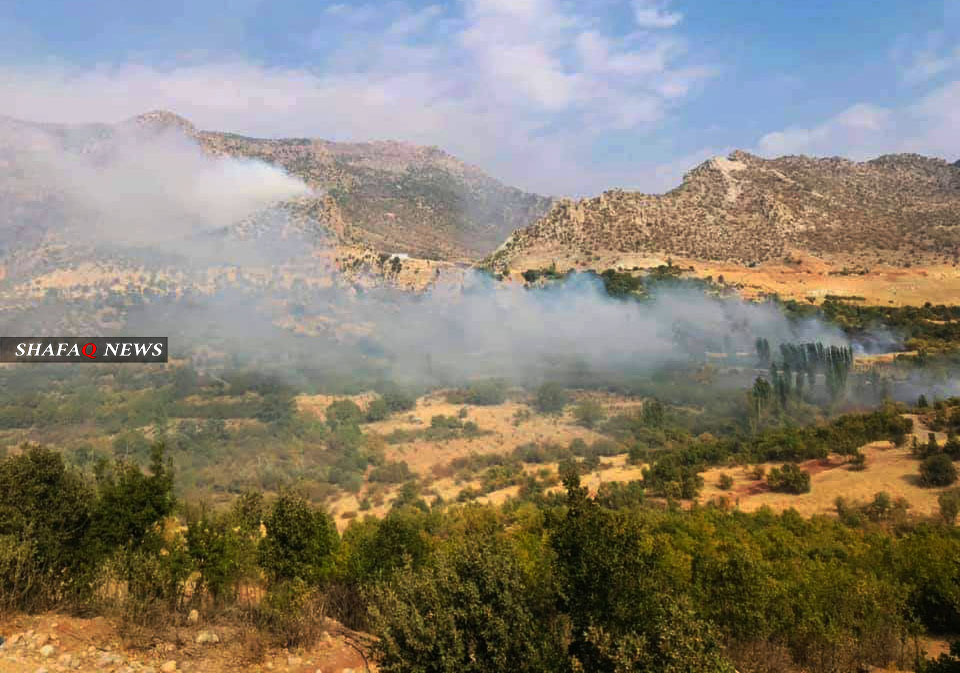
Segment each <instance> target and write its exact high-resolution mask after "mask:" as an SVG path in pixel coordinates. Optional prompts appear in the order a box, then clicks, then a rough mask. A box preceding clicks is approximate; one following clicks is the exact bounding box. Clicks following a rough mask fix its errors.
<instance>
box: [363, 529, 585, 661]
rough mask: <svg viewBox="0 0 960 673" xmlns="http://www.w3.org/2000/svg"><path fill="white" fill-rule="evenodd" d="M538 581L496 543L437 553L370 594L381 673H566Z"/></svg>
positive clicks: (478, 538) (461, 544) (475, 541)
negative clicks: (559, 672) (428, 560)
mask: <svg viewBox="0 0 960 673" xmlns="http://www.w3.org/2000/svg"><path fill="white" fill-rule="evenodd" d="M542 583H543V580H542V579H541V578H537V577H533V576H530V575H529V573H528V572H527V571H525V569H524V568H523V566H522V565H521V562H520V558H519V557H518V555H517V553H516V552H514V551H513V549H512V548H511V547H510V546H509V545H508V544H507V543H505V542H503V541H501V540H500V539H499V538H497V537H494V536H487V535H482V534H474V535H470V536H469V537H468V538H466V539H462V540H455V541H451V542H450V543H448V544H447V545H446V546H444V547H442V548H441V549H439V550H438V551H437V553H436V554H435V555H434V556H433V558H432V559H431V561H430V562H429V563H428V564H426V565H424V566H423V567H421V568H419V569H415V568H412V567H406V568H404V569H402V570H400V571H399V573H398V574H397V575H396V576H395V577H394V578H393V579H392V580H391V581H390V582H388V583H386V584H383V585H378V586H375V588H374V589H373V606H372V609H371V615H372V620H373V625H374V628H373V630H374V633H375V634H376V635H377V636H378V641H377V642H376V644H375V645H374V648H375V650H376V651H377V654H378V655H379V657H378V666H379V669H380V670H381V671H384V673H400V672H407V671H419V672H421V673H498V672H502V673H508V672H509V673H512V672H513V671H517V672H519V673H540V672H543V673H547V672H549V671H558V670H564V669H565V668H566V667H565V666H564V665H563V656H564V653H563V642H562V636H561V629H560V628H559V624H558V622H557V619H556V616H555V615H554V611H553V606H552V604H551V601H550V600H549V597H550V596H549V594H544V593H543V592H542V591H539V589H540V587H541V585H542Z"/></svg>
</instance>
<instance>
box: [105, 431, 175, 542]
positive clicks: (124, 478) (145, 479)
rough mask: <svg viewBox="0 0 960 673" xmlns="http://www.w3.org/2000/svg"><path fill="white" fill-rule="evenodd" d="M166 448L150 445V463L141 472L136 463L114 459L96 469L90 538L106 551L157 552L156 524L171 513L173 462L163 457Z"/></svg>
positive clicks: (159, 538) (172, 502)
mask: <svg viewBox="0 0 960 673" xmlns="http://www.w3.org/2000/svg"><path fill="white" fill-rule="evenodd" d="M165 453H166V447H165V445H164V444H163V443H159V442H158V443H156V444H154V445H153V447H152V448H151V456H150V466H149V469H148V473H147V474H144V473H143V471H142V470H141V469H140V467H139V466H138V465H133V464H131V463H127V462H122V461H118V462H116V463H115V464H114V465H113V466H110V465H108V464H106V463H101V464H99V465H98V466H97V468H96V481H97V504H96V507H95V509H94V511H93V521H92V523H91V527H90V538H91V541H92V543H93V544H95V545H98V546H99V547H100V548H101V549H104V550H109V549H116V548H119V547H125V548H127V549H128V550H146V551H159V548H160V547H161V546H162V538H161V536H160V533H159V531H158V530H157V529H156V525H157V524H158V523H159V522H161V521H163V520H164V519H165V518H166V517H167V516H169V515H170V513H171V512H173V508H174V506H175V505H176V498H175V497H174V494H173V465H172V463H171V462H170V461H169V460H165Z"/></svg>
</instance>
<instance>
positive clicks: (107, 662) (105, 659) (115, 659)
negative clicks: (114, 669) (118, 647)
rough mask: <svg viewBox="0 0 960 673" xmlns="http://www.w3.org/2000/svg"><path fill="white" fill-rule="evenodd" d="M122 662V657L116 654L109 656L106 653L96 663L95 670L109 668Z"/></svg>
mask: <svg viewBox="0 0 960 673" xmlns="http://www.w3.org/2000/svg"><path fill="white" fill-rule="evenodd" d="M122 661H123V657H121V656H119V655H116V654H110V653H109V652H108V653H106V654H104V655H103V656H101V657H100V659H99V660H98V661H97V668H107V667H109V666H113V665H115V664H119V663H120V662H122Z"/></svg>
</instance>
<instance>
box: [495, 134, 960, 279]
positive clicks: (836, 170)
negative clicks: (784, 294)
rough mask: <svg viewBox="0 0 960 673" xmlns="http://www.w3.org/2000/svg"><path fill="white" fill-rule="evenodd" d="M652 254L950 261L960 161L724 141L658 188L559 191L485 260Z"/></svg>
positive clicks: (580, 260) (855, 262)
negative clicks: (713, 154)
mask: <svg viewBox="0 0 960 673" xmlns="http://www.w3.org/2000/svg"><path fill="white" fill-rule="evenodd" d="M658 255H659V256H667V255H670V256H675V257H681V258H684V259H688V260H710V261H715V262H726V263H731V264H734V265H740V266H755V265H757V264H760V263H764V262H771V261H777V260H789V259H790V258H791V257H792V256H794V255H807V256H812V257H815V258H817V259H818V260H821V261H824V262H826V263H828V264H830V265H836V266H844V267H859V268H868V267H870V266H872V265H881V264H883V265H894V266H901V267H907V266H911V265H918V264H920V265H925V264H955V263H956V262H957V260H958V257H960V168H958V167H957V166H956V165H951V164H949V163H947V162H946V161H942V160H940V159H931V158H926V157H922V156H919V155H915V154H901V155H886V156H881V157H879V158H877V159H873V160H871V161H865V162H854V161H849V160H846V159H841V158H810V157H804V156H786V157H781V158H778V159H763V158H761V157H757V156H754V155H752V154H749V153H747V152H743V151H735V152H733V153H732V154H730V155H729V156H728V157H717V158H714V159H710V160H709V161H706V162H704V163H703V164H701V165H699V166H697V167H696V168H694V169H693V170H692V171H690V172H689V173H687V174H686V175H685V176H684V179H683V183H682V184H681V185H680V186H679V187H677V188H676V189H674V190H672V191H670V192H667V193H666V194H663V195H650V194H640V193H635V192H627V191H622V190H614V191H609V192H605V193H604V194H602V195H600V196H598V197H595V198H588V199H584V200H580V201H571V200H560V201H558V202H557V203H555V205H554V207H553V208H552V209H551V210H550V212H548V213H547V214H546V215H544V216H543V217H542V218H541V219H540V220H539V221H537V222H536V223H534V224H532V225H531V226H529V227H527V228H525V229H521V230H519V231H517V232H516V233H515V234H513V235H512V236H510V237H509V238H508V239H507V240H506V242H505V243H504V244H503V245H502V246H501V247H500V248H499V249H498V250H497V251H496V252H495V253H494V254H493V255H491V256H490V257H488V258H487V259H486V260H485V261H484V264H485V265H486V266H488V267H491V268H493V269H495V270H497V271H499V272H505V271H509V270H514V271H522V270H524V269H527V268H535V267H538V266H539V265H541V264H543V263H544V262H546V263H550V262H554V263H559V264H560V265H568V266H585V265H590V263H591V262H592V261H594V260H597V259H600V258H601V257H603V258H604V259H606V260H610V259H613V260H615V261H617V260H623V261H626V262H629V260H630V259H631V258H632V259H638V258H642V257H644V256H650V257H655V256H658ZM547 260H549V261H547Z"/></svg>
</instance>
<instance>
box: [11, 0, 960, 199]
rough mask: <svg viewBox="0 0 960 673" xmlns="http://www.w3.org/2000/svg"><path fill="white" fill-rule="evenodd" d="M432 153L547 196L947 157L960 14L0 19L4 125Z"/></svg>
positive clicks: (513, 5)
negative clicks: (782, 163)
mask: <svg viewBox="0 0 960 673" xmlns="http://www.w3.org/2000/svg"><path fill="white" fill-rule="evenodd" d="M153 109H165V110H170V111H172V112H175V113H177V114H180V115H182V116H184V117H186V118H187V119H189V120H190V121H192V122H193V123H194V124H196V125H197V126H198V127H200V128H203V129H209V130H217V131H231V132H235V133H242V134H245V135H252V136H261V137H320V138H326V139H330V140H344V141H365V140H384V139H394V140H402V141H408V142H413V143H417V144H424V145H436V146H439V147H441V148H443V149H444V150H446V151H448V152H450V153H451V154H453V155H455V156H457V157H459V158H460V159H463V160H465V161H467V162H469V163H472V164H476V165H478V166H480V167H481V168H483V169H484V170H486V171H487V172H489V173H490V174H492V175H493V176H494V177H496V178H498V179H500V180H502V181H504V182H506V183H507V184H511V185H515V186H517V187H520V188H523V189H527V190H531V191H536V192H539V193H542V194H547V195H553V196H588V195H593V194H597V193H600V192H602V191H604V190H606V189H612V188H623V189H631V190H641V191H647V192H662V191H665V190H667V189H670V188H672V187H674V186H676V185H677V184H679V182H680V180H681V179H682V176H683V174H684V173H685V172H686V171H687V170H689V169H690V168H692V167H694V166H695V165H696V164H698V163H700V162H701V161H704V160H706V159H708V158H709V157H711V156H715V155H719V154H727V153H729V152H730V151H731V150H732V149H734V148H740V149H745V150H747V151H750V152H754V153H757V154H760V155H763V156H779V155H783V154H813V155H821V156H824V155H825V156H845V157H849V158H852V159H856V160H863V159H868V158H872V157H875V156H878V155H880V154H884V153H891V152H917V153H921V154H926V155H930V156H937V157H941V158H944V159H947V160H949V161H955V160H956V159H958V158H960V0H844V1H843V2H838V1H836V0H764V1H761V2H757V1H756V0H723V2H718V1H717V0H579V1H577V2H567V1H566V0H449V1H447V2H438V1H436V0H378V1H376V2H364V1H359V2H344V1H343V0H315V1H312V2H302V1H301V0H271V1H270V2H266V1H265V0H231V1H230V2H226V1H224V0H219V1H214V0H190V1H188V0H171V1H167V2H155V1H153V2H142V1H140V0H84V1H83V2H78V1H77V0H30V1H29V2H26V1H24V0H0V114H2V115H7V116H11V117H16V118H19V119H26V120H33V121H43V122H63V123H86V122H116V121H120V120H123V119H126V118H128V117H131V116H133V115H136V114H139V113H141V112H145V111H148V110H153Z"/></svg>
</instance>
